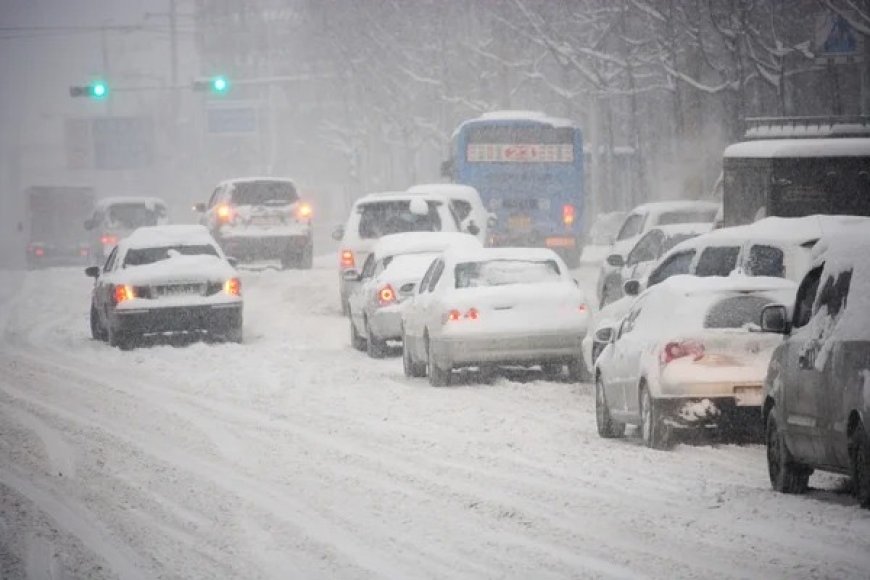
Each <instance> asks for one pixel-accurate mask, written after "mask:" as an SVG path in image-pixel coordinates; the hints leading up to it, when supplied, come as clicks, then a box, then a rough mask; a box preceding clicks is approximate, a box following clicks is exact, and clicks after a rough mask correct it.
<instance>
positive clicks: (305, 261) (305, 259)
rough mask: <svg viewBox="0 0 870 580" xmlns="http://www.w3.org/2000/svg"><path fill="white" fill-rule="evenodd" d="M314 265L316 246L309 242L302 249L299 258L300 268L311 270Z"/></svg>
mask: <svg viewBox="0 0 870 580" xmlns="http://www.w3.org/2000/svg"><path fill="white" fill-rule="evenodd" d="M312 266H314V246H313V245H312V244H311V243H310V242H309V243H308V244H305V248H303V250H302V255H301V257H300V258H299V268H300V269H302V270H310V269H311V267H312Z"/></svg>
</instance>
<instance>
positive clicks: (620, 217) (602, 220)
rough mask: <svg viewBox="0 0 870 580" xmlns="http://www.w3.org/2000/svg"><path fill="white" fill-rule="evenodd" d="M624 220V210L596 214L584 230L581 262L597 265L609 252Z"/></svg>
mask: <svg viewBox="0 0 870 580" xmlns="http://www.w3.org/2000/svg"><path fill="white" fill-rule="evenodd" d="M623 221H625V212H624V211H611V212H607V213H601V214H598V215H597V216H596V217H595V220H594V221H593V222H592V225H590V226H589V229H588V231H587V232H586V241H585V243H584V244H583V253H582V254H581V255H580V263H581V264H589V265H596V266H597V265H599V264H600V263H601V262H603V261H604V259H605V258H607V256H608V255H609V253H610V246H611V245H613V242H615V241H616V234H618V233H619V228H620V226H622V222H623Z"/></svg>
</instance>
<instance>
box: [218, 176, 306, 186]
mask: <svg viewBox="0 0 870 580" xmlns="http://www.w3.org/2000/svg"><path fill="white" fill-rule="evenodd" d="M257 181H275V182H280V183H289V184H290V185H293V186H294V187H295V183H294V182H293V180H292V179H290V178H288V177H234V178H232V179H225V180H223V181H221V182H220V183H218V187H222V186H225V185H235V184H237V183H254V182H257Z"/></svg>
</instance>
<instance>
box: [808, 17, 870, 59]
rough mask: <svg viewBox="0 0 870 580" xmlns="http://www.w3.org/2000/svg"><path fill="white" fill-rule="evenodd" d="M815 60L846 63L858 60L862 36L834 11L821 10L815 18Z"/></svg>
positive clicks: (862, 42)
mask: <svg viewBox="0 0 870 580" xmlns="http://www.w3.org/2000/svg"><path fill="white" fill-rule="evenodd" d="M814 48H815V55H816V62H818V63H820V64H847V63H854V62H860V61H861V59H862V57H863V53H864V37H863V36H862V35H860V34H859V33H858V32H857V31H856V30H855V29H854V28H853V27H852V25H851V24H849V20H848V19H847V18H845V17H843V16H842V15H840V14H837V13H835V12H822V13H820V14H819V16H818V17H817V19H816V35H815V46H814Z"/></svg>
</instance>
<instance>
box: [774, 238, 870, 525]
mask: <svg viewBox="0 0 870 580" xmlns="http://www.w3.org/2000/svg"><path fill="white" fill-rule="evenodd" d="M814 257H815V259H814V262H813V267H812V269H810V270H809V272H808V273H807V275H806V276H805V277H804V279H803V281H802V282H801V284H800V288H799V289H798V292H797V296H796V298H795V301H794V312H793V315H791V316H789V309H790V306H791V304H792V302H791V301H786V300H783V301H782V302H781V305H778V306H770V307H768V308H766V309H765V311H764V313H763V320H762V327H763V329H764V330H766V331H768V332H774V333H778V334H782V335H784V336H785V341H784V342H782V343H781V344H780V346H779V347H778V348H777V349H776V351H775V352H774V353H773V357H772V358H771V361H770V367H769V371H768V374H767V378H766V380H765V382H764V392H765V400H764V417H763V420H764V422H765V425H766V442H767V462H768V471H769V474H770V482H771V485H772V486H773V488H774V489H775V490H777V491H781V492H785V493H802V492H803V491H805V490H806V489H807V482H808V480H809V476H810V474H811V473H812V471H813V469H823V470H826V471H833V472H838V473H844V474H848V475H851V476H852V486H853V491H854V492H855V494H856V495H857V497H858V501H859V503H860V505H861V506H862V507H865V508H870V229H868V228H866V227H863V226H861V227H851V228H849V227H844V228H841V233H839V234H834V235H831V236H826V237H824V238H822V240H821V241H820V242H819V243H818V247H817V249H816V252H815V256H814ZM774 336H776V335H774Z"/></svg>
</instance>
